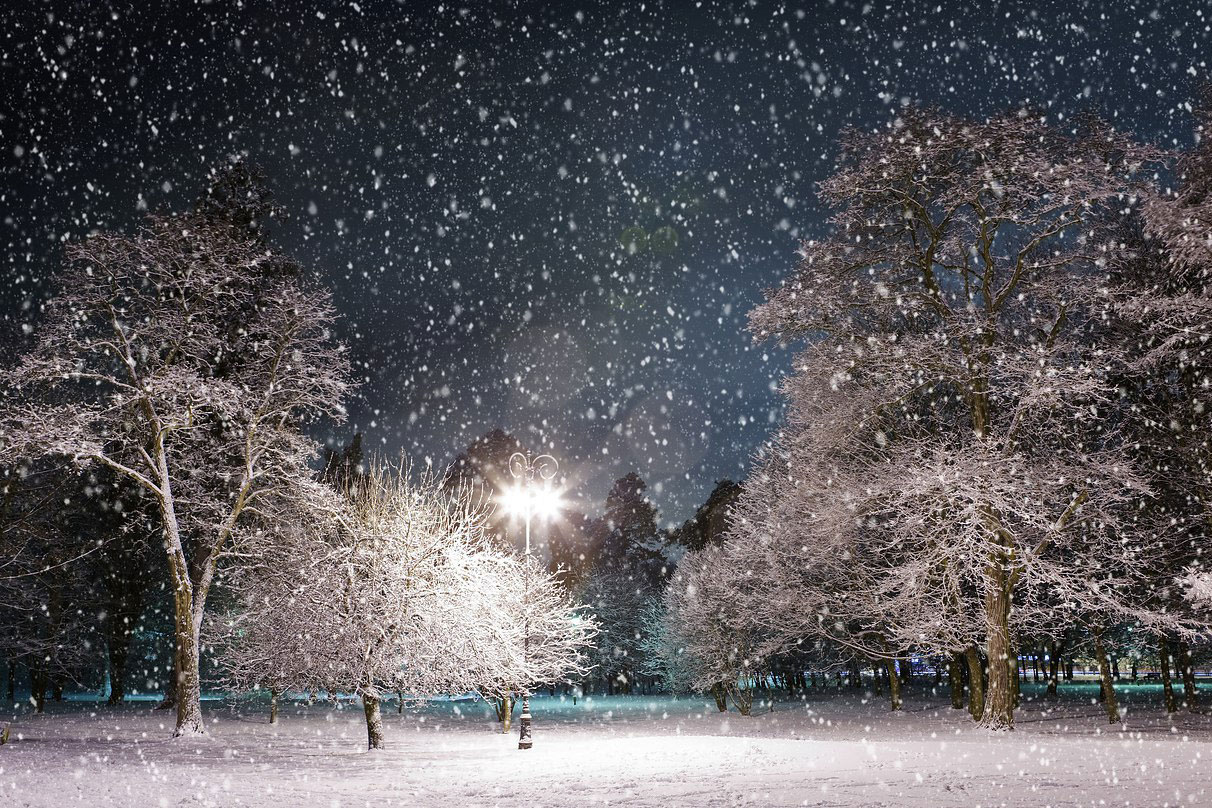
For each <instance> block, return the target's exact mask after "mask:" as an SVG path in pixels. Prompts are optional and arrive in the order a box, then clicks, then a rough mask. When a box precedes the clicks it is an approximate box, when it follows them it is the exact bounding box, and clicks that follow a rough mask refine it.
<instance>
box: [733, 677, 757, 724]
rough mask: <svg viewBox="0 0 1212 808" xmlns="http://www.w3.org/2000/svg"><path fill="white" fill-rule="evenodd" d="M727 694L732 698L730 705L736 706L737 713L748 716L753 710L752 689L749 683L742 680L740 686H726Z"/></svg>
mask: <svg viewBox="0 0 1212 808" xmlns="http://www.w3.org/2000/svg"><path fill="white" fill-rule="evenodd" d="M728 694H729V695H730V696H732V703H733V704H735V705H736V709H737V712H739V713H740V714H741V715H749V713H750V712H751V711H752V710H753V689H752V688H751V687H750V686H749V682H747V681H745V680H744V679H742V683H741V684H735V683H733V684H730V685H728Z"/></svg>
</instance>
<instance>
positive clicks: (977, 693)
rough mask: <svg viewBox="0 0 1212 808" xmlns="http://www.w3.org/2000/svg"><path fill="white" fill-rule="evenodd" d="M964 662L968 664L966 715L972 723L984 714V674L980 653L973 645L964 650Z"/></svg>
mask: <svg viewBox="0 0 1212 808" xmlns="http://www.w3.org/2000/svg"><path fill="white" fill-rule="evenodd" d="M964 660H965V661H966V662H967V663H968V714H969V715H971V716H972V720H973V721H980V720H981V716H982V715H984V712H985V673H984V670H983V668H984V666H983V665H982V664H981V652H980V651H979V650H977V647H976V646H975V645H969V646H968V647H967V648H966V649H964Z"/></svg>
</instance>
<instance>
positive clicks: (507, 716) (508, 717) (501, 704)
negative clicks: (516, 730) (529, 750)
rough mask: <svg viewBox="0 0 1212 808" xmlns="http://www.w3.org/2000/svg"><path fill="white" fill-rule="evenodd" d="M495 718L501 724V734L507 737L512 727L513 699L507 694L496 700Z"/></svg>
mask: <svg viewBox="0 0 1212 808" xmlns="http://www.w3.org/2000/svg"><path fill="white" fill-rule="evenodd" d="M497 718H498V719H499V720H500V722H501V734H502V735H508V734H509V728H510V727H511V726H513V698H512V697H511V696H510V694H508V693H506V694H505V695H504V696H502V697H501V698H499V699H497Z"/></svg>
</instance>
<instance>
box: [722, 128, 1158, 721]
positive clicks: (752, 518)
mask: <svg viewBox="0 0 1212 808" xmlns="http://www.w3.org/2000/svg"><path fill="white" fill-rule="evenodd" d="M1156 159H1157V155H1156V154H1155V153H1154V152H1153V151H1151V150H1149V149H1147V148H1144V147H1141V146H1139V145H1137V144H1135V143H1134V142H1132V141H1131V140H1129V139H1128V138H1126V137H1124V136H1122V135H1120V134H1118V133H1116V132H1114V131H1112V130H1111V129H1110V128H1108V127H1106V126H1105V125H1103V124H1101V123H1099V122H1097V121H1094V120H1086V121H1083V122H1079V124H1078V125H1076V126H1073V127H1070V128H1069V129H1067V130H1062V129H1060V128H1059V127H1055V126H1052V125H1050V124H1048V123H1046V122H1044V120H1043V119H1042V118H1041V117H1039V116H1037V115H1034V114H1031V113H1029V112H1027V111H1020V112H1017V113H1012V114H1007V115H1002V116H997V117H995V118H992V119H989V120H984V121H977V120H969V119H965V118H961V117H958V116H953V115H948V114H944V113H939V112H932V111H917V110H911V111H908V112H906V113H905V114H904V115H903V116H902V117H901V118H899V119H898V120H897V121H896V122H895V124H894V125H892V126H890V127H888V128H887V129H886V130H883V131H875V132H862V131H858V130H851V131H850V132H849V133H848V134H847V135H846V136H845V139H844V142H843V149H842V156H841V159H840V164H839V168H838V170H837V172H836V173H835V174H834V176H833V177H831V178H830V179H829V180H827V181H826V182H825V183H824V184H823V197H824V200H825V201H826V202H827V203H828V204H829V205H830V206H831V207H833V209H834V211H835V215H834V217H833V219H832V220H831V222H832V225H833V233H832V235H830V236H829V237H828V238H826V239H825V240H823V241H820V242H809V243H807V244H806V245H805V246H804V249H803V258H802V260H801V262H800V264H799V266H798V268H797V271H796V273H795V274H794V276H793V277H792V278H790V279H789V280H788V281H787V282H786V283H784V284H783V285H782V286H780V287H778V288H777V289H774V290H772V291H771V292H770V293H769V296H768V299H767V301H766V303H764V304H763V305H761V306H759V307H758V308H757V309H756V310H755V311H754V312H753V314H752V316H751V327H752V329H753V331H754V332H755V334H756V335H757V336H758V337H759V338H763V339H764V338H770V337H777V338H778V339H780V340H782V341H784V342H793V341H799V342H803V343H806V347H805V349H804V350H803V352H802V353H801V354H800V355H799V356H797V357H796V360H795V363H794V365H795V373H794V375H793V376H792V377H791V378H789V379H788V380H787V382H786V383H785V385H784V392H785V394H786V396H787V397H788V399H789V403H790V412H789V414H788V422H787V428H786V430H785V431H784V433H783V435H782V436H781V438H779V439H778V440H777V441H776V443H775V447H774V449H773V450H772V452H771V454H770V457H769V458H768V460H767V462H765V463H764V464H763V467H762V469H761V471H760V472H759V475H760V480H761V482H759V483H758V484H756V485H752V486H746V489H747V491H750V490H752V491H753V492H754V493H751V494H748V495H747V496H748V498H749V503H750V504H749V506H746V507H744V508H743V510H744V513H745V518H744V519H743V520H741V521H742V524H741V526H740V527H738V528H737V533H738V535H740V536H743V537H744V540H745V542H746V543H747V544H748V545H749V546H751V547H753V548H760V552H767V549H768V548H771V547H774V548H775V552H776V553H777V555H778V556H779V558H780V559H781V563H780V564H775V565H770V566H769V568H770V569H774V570H776V571H785V572H786V573H787V575H788V576H790V580H787V579H786V578H784V581H785V583H787V586H786V587H785V588H783V590H782V596H783V598H784V600H785V602H784V603H783V604H782V605H781V606H780V608H779V611H778V613H779V614H782V615H795V614H799V615H801V616H805V615H807V616H810V617H809V619H807V620H805V619H802V618H801V619H796V620H792V621H791V623H790V625H791V626H792V627H793V628H792V632H802V631H807V630H808V629H809V628H810V626H809V625H806V624H809V623H811V622H813V621H815V622H816V624H817V626H818V627H822V628H823V629H824V630H826V631H834V630H835V629H836V630H838V631H839V632H841V633H844V634H845V635H846V636H847V637H849V638H850V641H852V642H861V643H862V644H863V646H864V648H865V650H866V651H867V652H868V653H870V654H872V655H875V656H876V657H877V658H878V657H880V656H885V657H886V656H888V655H892V654H895V653H897V651H898V649H902V648H905V647H909V646H913V647H917V648H926V649H930V650H937V651H940V652H948V653H950V652H953V651H955V650H956V649H957V647H958V646H960V645H962V644H964V643H967V642H969V640H970V639H974V638H975V635H976V632H977V631H979V635H980V636H982V637H983V642H984V645H985V647H986V650H987V656H988V659H989V663H988V689H987V692H986V694H985V705H984V710H983V722H984V723H985V725H986V726H989V727H991V728H1004V727H1010V726H1012V725H1013V710H1014V694H1013V686H1012V671H1011V666H1010V663H1011V661H1012V659H1013V658H1014V652H1013V643H1014V641H1015V634H1016V632H1017V631H1020V630H1024V629H1028V628H1030V627H1032V626H1033V625H1035V624H1037V623H1038V624H1042V623H1044V622H1048V621H1052V620H1055V618H1056V614H1055V612H1054V610H1053V607H1054V606H1056V605H1058V604H1061V605H1065V606H1066V607H1067V608H1070V609H1073V610H1076V611H1083V610H1085V611H1091V612H1098V613H1102V614H1112V613H1113V614H1118V615H1128V616H1131V617H1132V618H1133V619H1138V620H1141V621H1146V622H1147V621H1150V620H1158V621H1161V620H1162V619H1163V617H1162V616H1161V615H1160V614H1159V613H1158V612H1155V611H1150V610H1149V609H1147V608H1145V607H1143V606H1141V605H1140V604H1138V603H1136V602H1134V601H1133V600H1132V598H1131V590H1132V587H1133V586H1134V585H1135V584H1137V583H1140V582H1141V581H1142V580H1144V579H1147V574H1146V570H1144V569H1143V568H1142V567H1141V565H1140V561H1141V559H1140V556H1139V555H1138V554H1137V553H1136V552H1135V551H1136V550H1137V549H1138V546H1137V545H1136V544H1134V540H1136V539H1139V538H1140V536H1139V535H1138V534H1136V533H1134V532H1133V528H1134V525H1133V524H1132V522H1131V519H1130V518H1129V517H1128V516H1127V513H1128V512H1129V511H1130V506H1131V504H1132V503H1134V502H1135V501H1137V500H1139V499H1140V498H1141V497H1143V496H1147V495H1148V493H1149V490H1148V476H1147V474H1146V473H1145V472H1144V471H1143V470H1142V469H1140V468H1138V467H1137V466H1136V465H1134V463H1133V462H1132V460H1131V457H1130V456H1129V455H1128V453H1127V452H1126V451H1125V450H1124V447H1123V446H1122V444H1121V442H1120V441H1118V440H1117V436H1116V434H1115V430H1114V429H1113V427H1112V425H1111V424H1109V423H1107V422H1106V421H1104V420H1102V419H1103V415H1104V414H1105V413H1106V412H1107V411H1108V409H1109V408H1111V407H1112V406H1113V405H1114V402H1115V401H1116V399H1117V395H1118V394H1117V389H1116V386H1115V384H1114V382H1113V380H1112V379H1111V378H1110V377H1111V372H1112V370H1113V368H1114V366H1115V363H1116V362H1117V360H1118V359H1120V358H1121V356H1120V355H1119V354H1116V353H1115V352H1114V351H1112V352H1108V351H1107V350H1106V348H1105V346H1104V345H1103V344H1101V343H1100V341H1099V339H1098V334H1099V332H1100V329H1102V328H1103V327H1104V326H1105V321H1106V318H1107V316H1108V315H1107V310H1108V308H1109V304H1110V300H1109V299H1108V295H1107V270H1106V264H1107V256H1108V252H1109V250H1110V249H1112V240H1111V237H1110V233H1109V225H1108V221H1109V220H1111V219H1114V217H1115V216H1117V215H1118V214H1119V212H1120V211H1121V210H1122V209H1123V208H1125V207H1129V206H1131V204H1132V200H1133V199H1134V198H1136V195H1138V194H1139V193H1140V192H1141V191H1142V189H1145V188H1147V187H1148V183H1149V174H1150V172H1151V170H1152V165H1153V164H1154V162H1155V161H1156ZM1092 558H1093V559H1098V560H1099V561H1100V567H1099V570H1100V572H1099V574H1098V575H1096V576H1091V575H1090V566H1089V561H1088V559H1092ZM834 572H839V573H841V574H842V575H843V577H840V578H836V577H834V575H833V573H834ZM776 594H777V593H776ZM975 614H979V616H980V619H979V624H978V625H974V624H973V622H972V621H971V619H964V616H965V615H975ZM852 623H857V624H858V626H859V629H858V631H855V630H854V629H852V628H846V626H847V624H852Z"/></svg>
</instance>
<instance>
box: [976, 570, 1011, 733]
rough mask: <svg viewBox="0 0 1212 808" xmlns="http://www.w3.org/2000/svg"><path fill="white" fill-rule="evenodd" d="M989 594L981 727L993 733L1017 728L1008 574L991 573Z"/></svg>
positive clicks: (986, 594)
mask: <svg viewBox="0 0 1212 808" xmlns="http://www.w3.org/2000/svg"><path fill="white" fill-rule="evenodd" d="M989 577H990V578H991V579H992V580H991V584H990V587H989V589H988V590H986V592H985V631H986V634H985V642H986V644H987V648H986V650H987V656H988V659H989V684H988V688H987V690H986V692H985V708H984V711H983V714H982V715H981V719H980V722H981V726H983V727H985V728H987V729H992V730H1008V729H1014V684H1013V682H1012V681H1011V677H1010V662H1011V659H1010V650H1011V649H1010V593H1009V592H1008V591H1007V589H1008V587H1007V583H1008V582H1007V580H1006V574H1005V572H1004V571H1003V570H1002V569H1001V568H1000V567H996V568H995V569H993V570H991V573H990V576H989Z"/></svg>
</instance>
